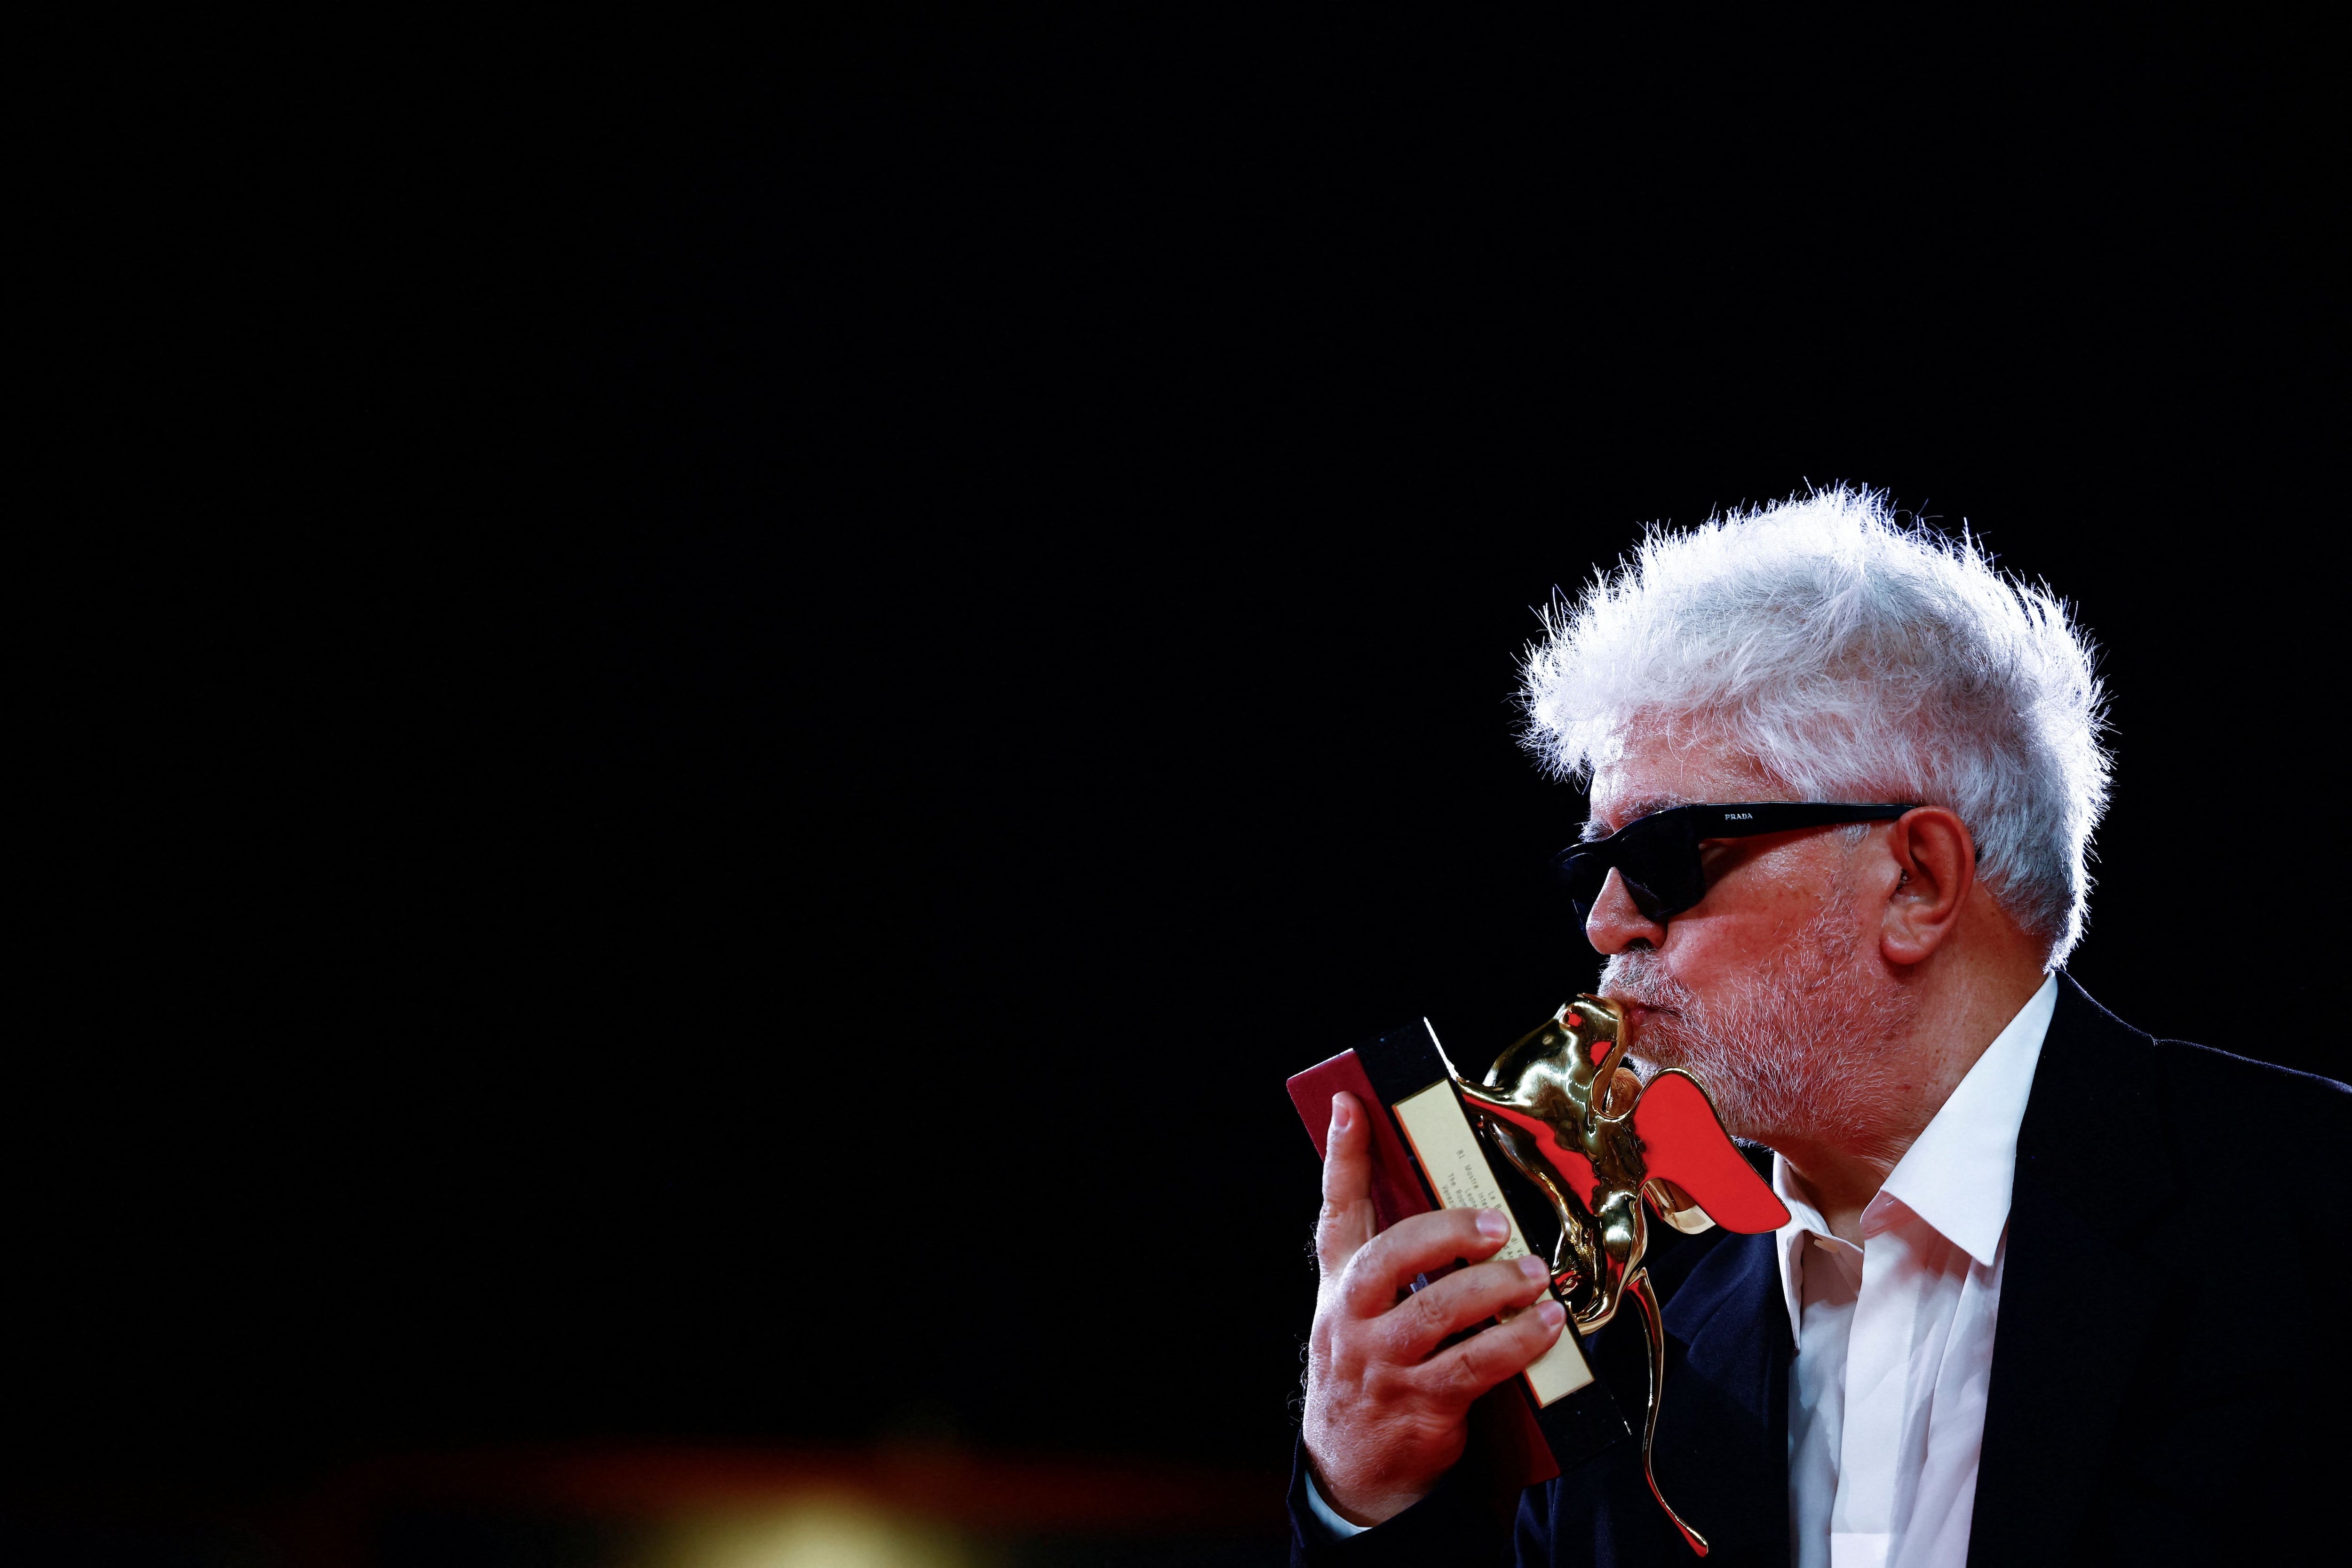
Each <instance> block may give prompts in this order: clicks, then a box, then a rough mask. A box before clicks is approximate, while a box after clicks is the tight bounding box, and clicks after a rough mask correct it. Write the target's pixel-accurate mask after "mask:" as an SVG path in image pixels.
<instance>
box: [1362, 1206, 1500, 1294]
mask: <svg viewBox="0 0 2352 1568" xmlns="http://www.w3.org/2000/svg"><path fill="white" fill-rule="evenodd" d="M1325 1207H1326V1212H1327V1213H1328V1207H1329V1205H1325ZM1366 1207H1367V1208H1369V1207H1370V1205H1369V1204H1367V1205H1366ZM1510 1235H1511V1225H1510V1221H1508V1220H1507V1219H1506V1218H1504V1217H1503V1215H1501V1214H1500V1213H1498V1212H1497V1211H1496V1210H1494V1209H1439V1210H1436V1211H1435V1212H1433V1213H1431V1214H1417V1215H1413V1216H1412V1218H1410V1219H1402V1220H1399V1221H1398V1222H1397V1223H1396V1224H1394V1225H1392V1226H1389V1227H1388V1229H1386V1230H1384V1231H1382V1232H1381V1233H1380V1235H1378V1236H1376V1237H1372V1238H1371V1239H1370V1241H1369V1242H1365V1243H1361V1244H1360V1245H1359V1247H1357V1248H1356V1250H1355V1254H1354V1257H1353V1258H1351V1259H1350V1260H1349V1262H1348V1263H1347V1265H1346V1268H1347V1274H1346V1277H1345V1278H1344V1279H1341V1281H1340V1284H1339V1290H1340V1297H1341V1300H1343V1302H1344V1303H1345V1304H1346V1307H1347V1310H1349V1312H1350V1313H1352V1314H1353V1315H1354V1316H1356V1317H1359V1318H1374V1317H1378V1316H1379V1315H1380V1314H1381V1313H1382V1312H1385V1311H1387V1310H1389V1309H1390V1308H1391V1307H1392V1306H1394V1305H1396V1293H1397V1292H1398V1291H1399V1290H1401V1289H1403V1288H1404V1286H1405V1282H1406V1281H1407V1280H1409V1279H1412V1278H1413V1276H1415V1275H1417V1274H1426V1273H1428V1272H1430V1271H1431V1270H1432V1269H1436V1268H1444V1267H1445V1266H1446V1265H1447V1264H1449V1263H1453V1262H1454V1261H1456V1260H1457V1259H1458V1260H1466V1261H1468V1262H1472V1263H1476V1262H1481V1261H1483V1260H1485V1259H1486V1258H1492V1257H1493V1256H1494V1255H1495V1249H1496V1248H1497V1247H1501V1246H1502V1245H1503V1243H1504V1242H1505V1241H1507V1240H1508V1239H1509V1238H1510ZM1325 1268H1326V1270H1327V1278H1328V1268H1329V1265H1328V1263H1327V1264H1326V1265H1325ZM1472 1321H1475V1319H1474V1320H1472Z"/></svg>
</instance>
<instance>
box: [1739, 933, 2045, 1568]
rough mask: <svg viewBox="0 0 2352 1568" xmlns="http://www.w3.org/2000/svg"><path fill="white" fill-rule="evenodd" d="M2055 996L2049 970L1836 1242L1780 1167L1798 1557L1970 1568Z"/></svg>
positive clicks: (1775, 1167)
mask: <svg viewBox="0 0 2352 1568" xmlns="http://www.w3.org/2000/svg"><path fill="white" fill-rule="evenodd" d="M2057 1005H2058V982H2057V981H2056V980H2055V979H2054V978H2053V979H2050V980H2046V981H2044V982H2043V983H2042V989H2040V990H2039V991H2036V992H2035V993H2034V994H2033V996H2032V1000H2031V1001H2029V1002H2027V1003H2026V1005H2024V1006H2023V1007H2021V1008H2020V1009H2019V1010H2018V1014H2017V1016H2016V1017H2014V1018H2012V1019H2011V1020H2010V1022H2009V1026H2008V1027H2007V1028H2005V1029H2003V1030H2002V1031H2001V1032H2000V1035H1999V1036H1998V1037H1995V1038H1994V1040H1993V1042H1992V1044H1991V1045H1990V1046H1988V1047H1985V1053H1984V1055H1983V1056H1981V1057H1979V1058H1977V1062H1976V1065H1975V1066H1974V1067H1972V1068H1969V1072H1968V1076H1967V1077H1966V1078H1963V1079H1961V1080H1960V1082H1959V1087H1958V1088H1957V1089H1953V1090H1952V1097H1951V1098H1950V1099H1949V1100H1946V1101H1945V1102H1944V1106H1943V1109H1942V1110H1938V1111H1937V1113H1936V1116H1935V1120H1933V1121H1930V1122H1928V1123H1927V1127H1926V1128H1925V1129H1924V1130H1923V1131H1921V1132H1920V1134H1919V1137H1918V1139H1917V1141H1916V1142H1914V1143H1913V1144H1912V1145H1911V1147H1910V1148H1909V1149H1908V1150H1906V1152H1904V1155H1903V1158H1902V1160H1901V1161H1900V1162H1899V1163H1896V1165H1895V1169H1894V1170H1893V1172H1891V1173H1889V1174H1888V1175H1887V1178H1886V1183H1885V1185H1884V1186H1882V1187H1880V1188H1879V1190H1878V1195H1877V1196H1875V1197H1874V1198H1872V1199H1871V1200H1870V1203H1869V1205H1868V1206H1867V1207H1865V1208H1864V1210H1863V1211H1862V1245H1861V1246H1860V1247H1854V1246H1852V1245H1851V1244H1849V1243H1846V1242H1843V1241H1840V1240H1838V1239H1837V1238H1836V1237H1832V1235H1830V1227H1829V1226H1828V1224H1827V1223H1826V1222H1824V1221H1823V1220H1822V1216H1821V1214H1820V1211H1819V1210H1817V1209H1815V1208H1814V1206H1813V1205H1812V1203H1811V1201H1810V1200H1809V1199H1808V1198H1807V1197H1806V1196H1805V1195H1804V1194H1803V1192H1802V1190H1801V1188H1800V1187H1799V1186H1798V1184H1797V1183H1796V1181H1795V1180H1794V1178H1793V1175H1792V1173H1790V1169H1789V1166H1788V1163H1787V1162H1786V1161H1784V1160H1782V1159H1780V1157H1779V1156H1777V1155H1775V1156H1774V1157H1773V1161H1772V1189H1773V1191H1775V1192H1777V1193H1779V1194H1780V1199H1781V1201H1782V1202H1783V1203H1785V1204H1787V1205H1789V1213H1790V1221H1789V1223H1788V1224H1787V1225H1785V1226H1782V1227H1781V1228H1780V1232H1779V1236H1778V1243H1779V1247H1778V1250H1779V1254H1780V1286H1781V1290H1782V1293H1783V1295H1784V1296H1785V1297H1786V1299H1787V1301H1788V1307H1789V1327H1790V1331H1791V1332H1793V1333H1794V1334H1795V1336H1796V1341H1797V1360H1796V1363H1795V1365H1793V1366H1792V1367H1791V1368H1790V1375H1789V1527H1790V1538H1791V1539H1790V1561H1791V1562H1792V1563H1795V1564H1796V1568H1964V1565H1965V1564H1966V1563H1967V1561H1968V1555H1969V1518H1970V1515H1971V1513H1972V1511H1973V1510H1974V1509H1975V1507H1976V1497H1977V1457H1978V1454H1979V1452H1980V1451H1981V1449H1982V1448H1983V1447H1984V1415H1985V1389H1986V1386H1987V1384H1989V1383H1990V1379H1991V1376H1992V1334H1993V1319H1994V1316H1995V1315H1996V1314H1997V1313H1998V1312H1999V1311H2000V1275H2001V1264H2002V1261H2003V1258H2004V1257H2005V1255H2006V1253H2007V1250H2008V1244H2007V1242H2006V1240H2005V1237H2006V1234H2007V1231H2008V1227H2009V1198H2010V1190H2011V1184H2012V1183H2013V1182H2014V1180H2015V1176H2016V1169H2017V1129H2018V1124H2019V1123H2020V1122H2021V1121H2023V1120H2024V1118H2025V1099H2026V1095H2027V1093H2028V1092H2029V1091H2030V1090H2031V1089H2032V1087H2033V1068H2034V1064H2035V1063H2037V1062H2038V1061H2040V1060H2041V1058H2042V1037H2043V1036H2044V1035H2045V1034H2047V1033H2048V1032H2049V1028H2050V1016H2051V1014H2052V1012H2053V1010H2055V1008H2056V1007H2057Z"/></svg>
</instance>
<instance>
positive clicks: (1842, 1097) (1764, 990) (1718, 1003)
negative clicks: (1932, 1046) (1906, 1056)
mask: <svg viewBox="0 0 2352 1568" xmlns="http://www.w3.org/2000/svg"><path fill="white" fill-rule="evenodd" d="M1843 901H1844V900H1841V899H1838V898H1836V897H1832V898H1831V899H1829V900H1827V901H1826V902H1825V903H1824V905H1823V907H1822V912H1821V914H1820V915H1819V916H1817V917H1816V918H1815V919H1814V920H1813V921H1811V922H1810V923H1808V924H1807V925H1806V926H1805V928H1804V929H1802V930H1801V931H1797V932H1796V933H1794V934H1793V935H1792V936H1791V937H1790V940H1789V941H1788V942H1786V943H1784V944H1783V945H1782V946H1781V948H1780V951H1779V952H1776V953H1774V954H1773V955H1772V957H1771V958H1770V959H1769V960H1768V961H1767V962H1766V963H1764V964H1763V965H1762V966H1761V967H1760V968H1759V969H1758V970H1756V971H1753V972H1751V973H1747V974H1742V975H1738V976H1734V977H1731V978H1730V979H1729V980H1728V981H1727V983H1726V984H1724V985H1723V986H1721V987H1719V988H1717V989H1716V990H1715V991H1714V993H1713V994H1711V995H1708V996H1706V997H1702V996H1700V995H1699V994H1697V993H1696V992H1694V991H1692V990H1691V989H1690V988H1689V987H1688V986H1686V985H1684V984H1681V983H1680V982H1678V981H1676V980H1675V979H1674V978H1672V977H1671V976H1670V975H1668V974H1667V973H1666V972H1665V969H1664V965H1663V963H1662V962H1661V960H1660V956H1659V954H1658V953H1657V952H1655V951H1654V950H1651V949H1648V948H1640V949H1635V950H1633V951H1631V952H1621V953H1618V954H1616V955H1615V956H1613V957H1612V958H1611V959H1610V960H1609V963H1608V966H1607V968H1605V969H1604V970H1603V971H1602V972H1601V990H1602V991H1603V992H1604V993H1606V994H1609V995H1611V996H1613V997H1618V998H1622V999H1624V1000H1627V1001H1633V1002H1639V1003H1642V1004H1643V1005H1646V1006H1650V1007H1657V1008H1669V1009H1672V1011H1671V1012H1658V1013H1652V1014H1650V1015H1649V1016H1646V1017H1644V1018H1643V1020H1642V1022H1641V1024H1640V1026H1639V1028H1638V1031H1637V1033H1636V1034H1635V1037H1634V1045H1635V1047H1636V1049H1635V1052H1634V1056H1633V1060H1634V1063H1635V1068H1636V1070H1637V1071H1639V1072H1640V1073H1641V1076H1642V1078H1643V1080H1644V1081H1646V1080H1647V1079H1650V1078H1651V1077H1652V1076H1654V1074H1655V1073H1656V1072H1657V1070H1658V1069H1659V1068H1670V1067H1673V1068H1688V1069H1689V1070H1690V1071H1691V1073H1692V1075H1693V1076H1694V1077H1696V1078H1697V1079H1698V1080H1699V1081H1700V1082H1701V1083H1702V1084H1704V1085H1706V1091H1707V1094H1708V1096H1709V1097H1710V1098H1711V1099H1713V1100H1714V1101H1715V1107H1716V1110H1717V1112H1718V1113H1719V1114H1720V1115H1721V1116H1722V1118H1723V1121H1724V1125H1725V1126H1726V1127H1727V1128H1728V1129H1729V1130H1730V1131H1731V1132H1732V1134H1733V1135H1734V1136H1735V1137H1739V1138H1746V1139H1749V1140H1752V1141H1754V1142H1762V1143H1779V1142H1784V1141H1791V1140H1794V1141H1801V1142H1808V1143H1826V1144H1829V1145H1831V1146H1833V1147H1836V1148H1839V1149H1843V1150H1845V1151H1847V1152H1852V1153H1855V1154H1860V1155H1863V1156H1864V1157H1876V1156H1883V1155H1886V1154H1891V1153H1892V1152H1893V1151H1894V1140H1893V1139H1892V1138H1891V1136H1882V1135H1879V1134H1877V1133H1876V1131H1875V1130H1876V1129H1880V1128H1884V1127H1886V1126H1888V1124H1889V1122H1890V1120H1891V1113H1892V1111H1893V1110H1895V1090H1894V1087H1893V1086H1892V1085H1890V1084H1888V1083H1887V1082H1886V1081H1885V1076H1884V1066H1885V1060H1886V1058H1887V1056H1888V1054H1889V1047H1891V1046H1892V1045H1893V1044H1894V1042H1895V1040H1897V1039H1899V1038H1900V1037H1902V1036H1903V1035H1904V1034H1905V1033H1906V1032H1907V1031H1908V1029H1909V1027H1910V1025H1911V1021H1912V1017H1913V1015H1914V1013H1915V1011H1916V1006H1915V1004H1914V1002H1913V999H1912V998H1911V997H1910V996H1909V995H1908V994H1906V993H1905V992H1904V991H1903V990H1902V989H1901V988H1900V987H1899V986H1896V985H1895V984H1892V983H1891V981H1890V979H1889V977H1888V975H1887V974H1886V972H1885V969H1884V968H1883V967H1881V966H1880V965H1879V964H1877V963H1874V958H1875V956H1876V955H1875V952H1874V951H1872V950H1870V949H1869V948H1867V947H1866V946H1865V944H1864V943H1863V942H1861V941H1860V940H1859V937H1858V934H1857V933H1856V932H1855V931H1854V930H1853V927H1852V925H1851V923H1850V922H1849V921H1840V920H1839V918H1838V915H1839V910H1840V907H1841V905H1842V904H1843ZM1881 1145H1884V1147H1882V1146H1881Z"/></svg>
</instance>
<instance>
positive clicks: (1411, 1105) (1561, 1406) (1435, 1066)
mask: <svg viewBox="0 0 2352 1568" xmlns="http://www.w3.org/2000/svg"><path fill="white" fill-rule="evenodd" d="M1342 1089H1344V1090H1346V1091H1347V1092H1349V1093H1350V1094H1352V1095H1354V1096H1355V1097H1356V1098H1357V1100H1360V1101H1361V1102H1362V1103H1363V1105H1364V1106H1365V1108H1366V1109H1367V1110H1369V1111H1370V1112H1371V1115H1370V1125H1371V1142H1372V1207H1373V1210H1374V1213H1375V1215H1376V1222H1377V1224H1378V1226H1379V1228H1380V1229H1381V1230H1386V1229H1387V1228H1388V1227H1389V1226H1392V1225H1394V1224H1396V1222H1397V1221H1399V1220H1401V1219H1404V1218H1407V1217H1409V1216H1411V1215H1417V1214H1423V1213H1426V1212H1428V1211H1429V1210H1431V1209H1435V1208H1493V1209H1500V1210H1501V1211H1502V1212H1503V1213H1504V1214H1506V1215H1509V1216H1510V1218H1511V1222H1512V1224H1511V1237H1510V1239H1509V1240H1508V1241H1507V1242H1505V1243H1504V1244H1503V1247H1502V1249H1501V1250H1500V1251H1499V1252H1497V1253H1496V1257H1498V1258H1516V1257H1519V1256H1521V1255H1522V1254H1524V1253H1526V1252H1528V1251H1529V1250H1530V1247H1529V1245H1528V1227H1527V1226H1525V1224H1524V1223H1523V1215H1524V1217H1525V1218H1526V1219H1535V1220H1537V1221H1538V1224H1537V1226H1536V1228H1535V1234H1536V1235H1537V1236H1538V1237H1548V1236H1549V1233H1550V1230H1551V1226H1550V1224H1549V1215H1542V1216H1538V1215H1533V1214H1532V1213H1530V1212H1528V1209H1529V1207H1530V1205H1526V1204H1524V1203H1523V1202H1522V1203H1518V1204H1515V1203H1513V1202H1512V1201H1511V1198H1510V1196H1509V1194H1508V1193H1507V1190H1506V1187H1505V1184H1503V1183H1502V1182H1500V1181H1498V1180H1497V1179H1496V1174H1495V1170H1494V1167H1493V1166H1492V1165H1491V1164H1490V1163H1488V1160H1487V1152H1486V1146H1485V1145H1484V1144H1482V1143H1481V1142H1479V1140H1478V1135H1477V1133H1476V1132H1475V1131H1473V1130H1472V1127H1471V1125H1470V1119H1469V1117H1468V1115H1467V1114H1466V1113H1465V1111H1464V1110H1463V1109H1462V1101H1461V1098H1460V1097H1459V1096H1458V1095H1456V1094H1455V1093H1454V1083H1453V1079H1452V1077H1451V1075H1449V1074H1448V1073H1447V1071H1446V1068H1445V1058H1444V1056H1443V1055H1441V1054H1440V1052H1439V1051H1438V1048H1437V1038H1436V1036H1435V1035H1434V1034H1433V1032H1432V1031H1431V1029H1430V1027H1429V1025H1428V1024H1427V1023H1426V1022H1423V1023H1419V1024H1414V1025H1410V1026H1406V1027H1403V1028H1398V1029H1391V1030H1390V1031H1389V1032H1388V1033H1386V1034H1384V1035H1381V1037H1378V1038H1377V1039H1372V1040H1368V1041H1366V1042H1365V1043H1364V1044H1362V1045H1360V1046H1359V1047H1356V1048H1355V1049H1354V1050H1352V1051H1342V1052H1340V1053H1339V1055H1338V1056H1336V1057H1333V1058H1331V1059H1330V1060H1328V1061H1326V1062H1320V1063H1318V1064H1317V1065H1316V1066H1314V1067H1311V1068H1307V1070H1306V1071H1305V1072H1303V1073H1300V1074H1299V1075H1298V1076H1297V1077H1296V1078H1294V1079H1291V1080H1290V1099H1291V1102H1292V1103H1293V1104H1295V1105H1297V1107H1298V1116H1299V1120H1300V1121H1304V1122H1305V1123H1306V1124H1307V1135H1308V1136H1309V1137H1311V1138H1312V1139H1314V1141H1315V1152H1316V1153H1317V1154H1318V1155H1320V1154H1322V1153H1323V1152H1324V1141H1325V1138H1326V1136H1327V1134H1328V1132H1329V1130H1330V1125H1331V1097H1332V1096H1333V1095H1334V1094H1336V1093H1338V1092H1339V1091H1340V1090H1342ZM1427 1283H1429V1279H1428V1277H1426V1276H1424V1277H1423V1279H1419V1280H1416V1281H1414V1282H1413V1287H1412V1288H1413V1289H1420V1288H1422V1287H1423V1285H1425V1284H1427ZM1471 1423H1472V1426H1473V1428H1474V1429H1475V1432H1476V1433H1477V1435H1478V1437H1479V1439H1480V1441H1481V1442H1483V1444H1484V1445H1485V1447H1486V1451H1487V1453H1488V1455H1489V1456H1490V1458H1491V1460H1492V1462H1493V1464H1494V1466H1495V1468H1496V1470H1497V1471H1498V1472H1500V1473H1499V1474H1498V1476H1497V1477H1496V1479H1499V1480H1504V1481H1507V1482H1508V1483H1510V1484H1512V1485H1515V1486H1517V1487H1527V1486H1533V1485H1535V1484H1537V1483H1538V1482H1540V1481H1548V1480H1549V1479H1551V1478H1552V1477H1554V1476H1556V1475H1558V1474H1559V1472H1560V1469H1561V1468H1562V1467H1564V1466H1568V1465H1574V1464H1577V1463H1580V1462H1581V1461H1582V1460H1583V1459H1585V1458H1588V1457H1589V1456H1591V1455H1592V1454H1595V1453H1598V1452H1599V1451H1600V1450H1601V1449H1602V1448H1605V1447H1608V1446H1609V1445H1610V1444H1612V1443H1614V1442H1616V1441H1617V1440H1618V1439H1619V1438H1621V1437H1623V1436H1626V1435H1627V1431H1628V1428H1627V1426H1626V1425H1625V1419H1624V1416H1623V1415H1622V1414H1621V1413H1620V1412H1619V1410H1618V1408H1617V1402H1616V1401H1615V1399H1613V1398H1612V1396H1611V1395H1610V1393H1609V1390H1608V1388H1607V1387H1606V1386H1605V1385H1604V1384H1601V1382H1600V1380H1599V1379H1597V1378H1595V1377H1594V1376H1593V1374H1592V1368H1591V1365H1590V1363H1587V1362H1586V1360H1585V1358H1584V1352H1583V1349H1582V1347H1581V1346H1580V1345H1579V1344H1578V1342H1577V1338H1576V1335H1575V1334H1574V1333H1573V1332H1572V1331H1571V1332H1566V1333H1562V1334H1561V1335H1560V1337H1559V1342H1557V1343H1556V1344H1554V1345H1553V1346H1552V1348H1551V1349H1550V1350H1549V1351H1548V1352H1545V1353H1544V1354H1543V1355H1542V1356H1541V1357H1540V1358H1538V1360H1537V1362H1536V1363H1535V1364H1534V1365H1533V1366H1530V1367H1529V1368H1528V1370H1527V1372H1526V1373H1525V1374H1524V1375H1522V1376H1519V1377H1515V1378H1512V1379H1511V1380H1510V1381H1509V1382H1507V1383H1505V1384H1501V1385H1499V1386H1498V1387H1496V1388H1494V1389H1492V1390H1490V1391H1489V1392H1488V1393H1487V1394H1485V1395H1484V1396H1483V1397H1481V1398H1480V1399H1479V1400H1478V1402H1477V1404H1476V1405H1474V1406H1473V1407H1472V1410H1471Z"/></svg>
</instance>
